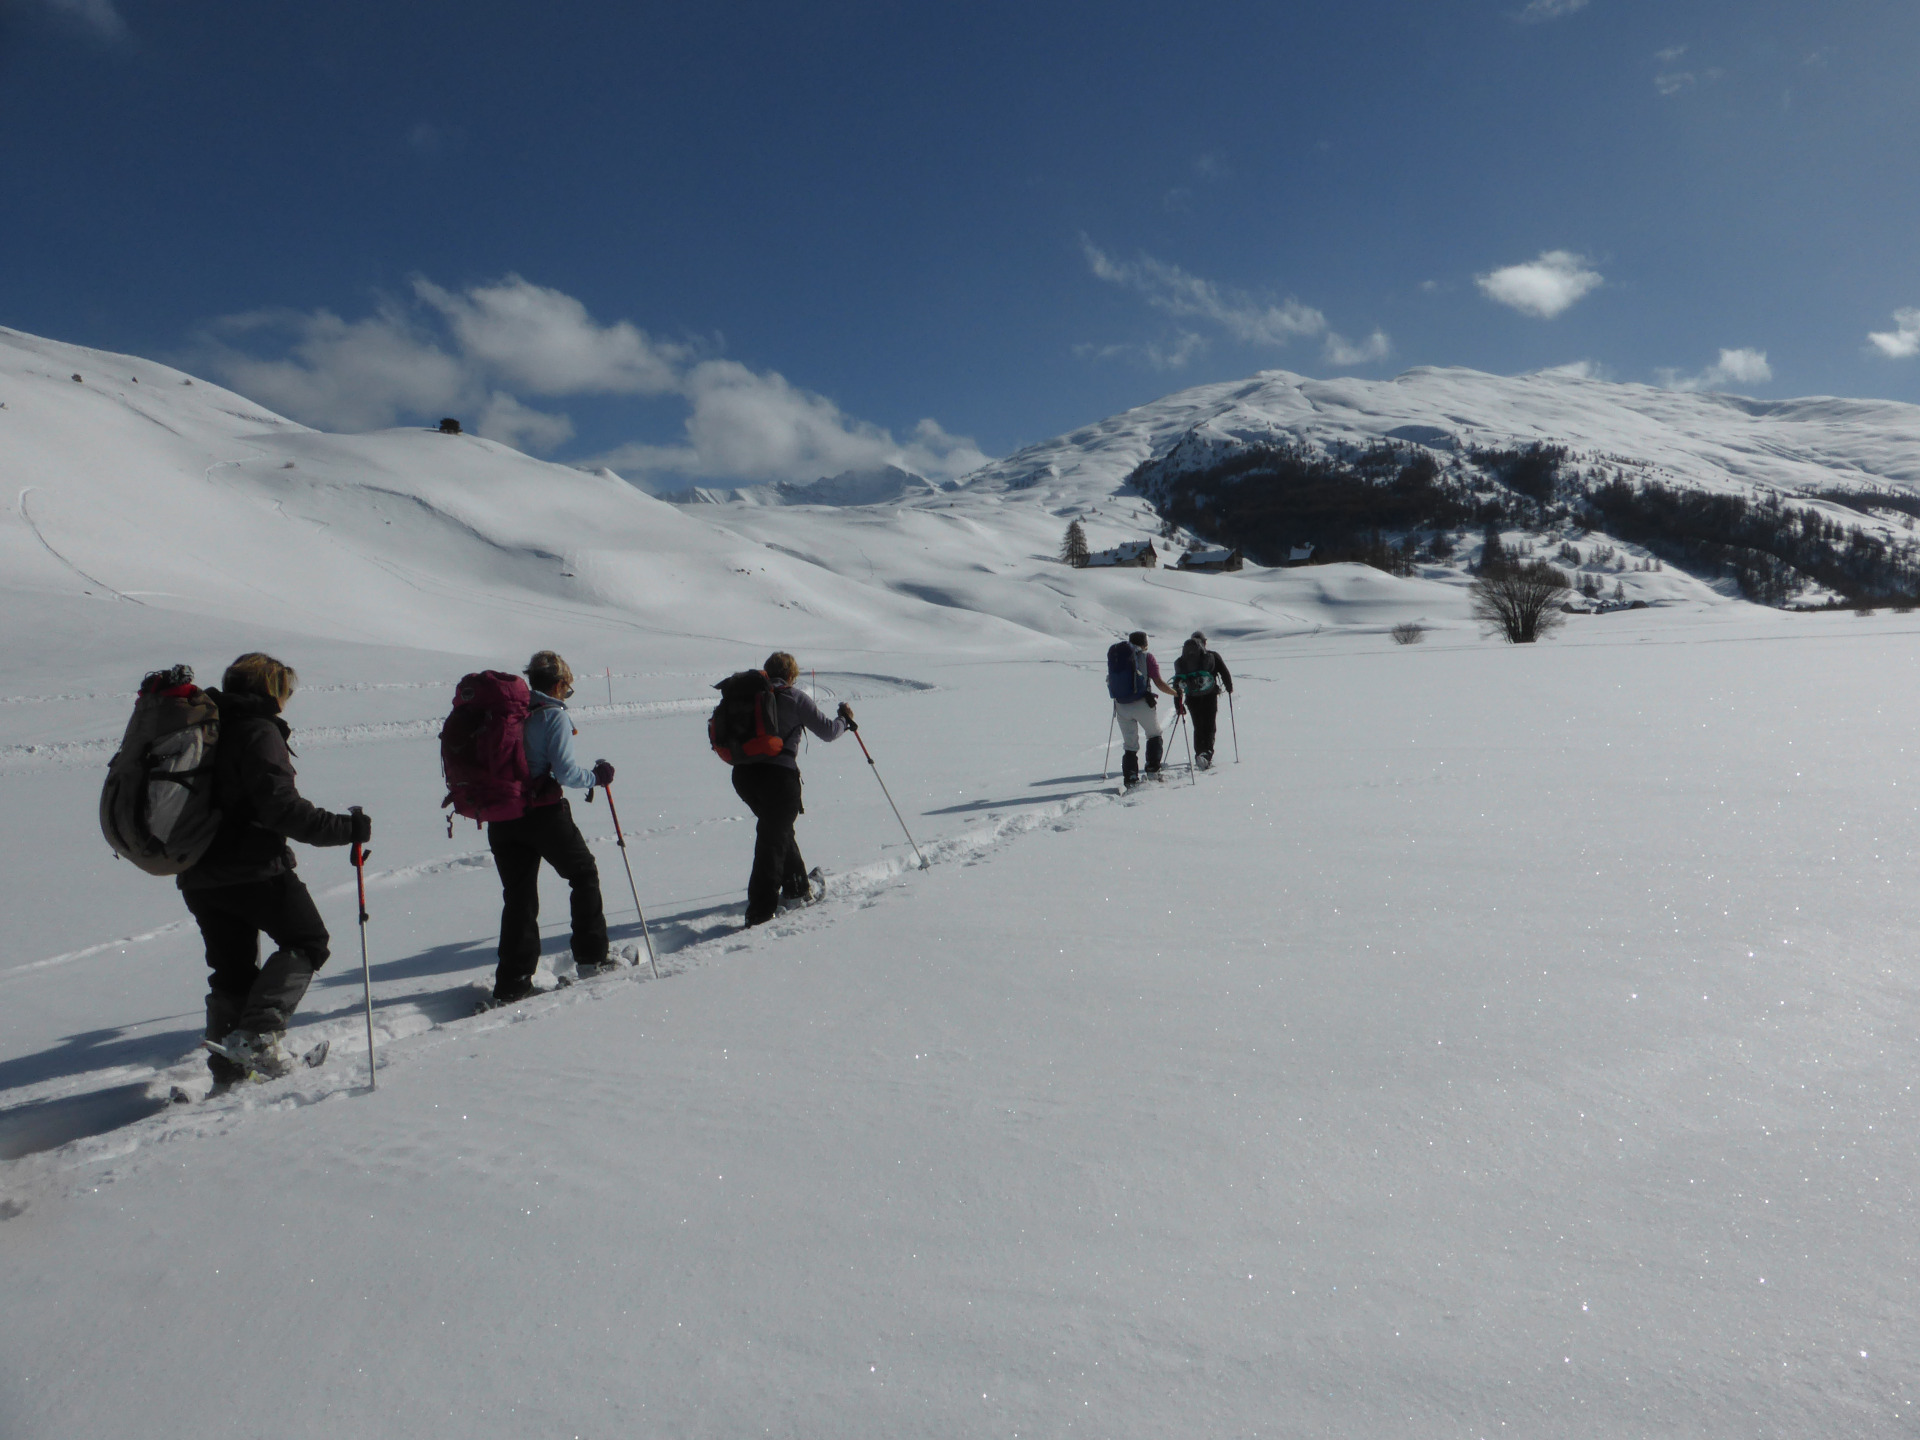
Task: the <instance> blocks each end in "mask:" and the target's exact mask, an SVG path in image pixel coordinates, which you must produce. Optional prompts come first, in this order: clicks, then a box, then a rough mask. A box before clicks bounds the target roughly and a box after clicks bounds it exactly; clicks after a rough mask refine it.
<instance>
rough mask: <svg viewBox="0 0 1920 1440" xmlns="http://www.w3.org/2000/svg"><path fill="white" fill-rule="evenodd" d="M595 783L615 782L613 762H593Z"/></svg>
mask: <svg viewBox="0 0 1920 1440" xmlns="http://www.w3.org/2000/svg"><path fill="white" fill-rule="evenodd" d="M593 783H594V784H596V785H600V786H606V785H611V784H613V762H612V761H609V760H596V761H594V762H593Z"/></svg>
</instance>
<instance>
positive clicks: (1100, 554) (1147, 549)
mask: <svg viewBox="0 0 1920 1440" xmlns="http://www.w3.org/2000/svg"><path fill="white" fill-rule="evenodd" d="M1159 563H1160V552H1159V551H1157V550H1155V549H1154V548H1153V541H1151V540H1123V541H1121V542H1120V544H1118V545H1116V546H1114V547H1113V548H1112V549H1111V550H1096V551H1094V552H1093V554H1091V555H1089V556H1088V557H1087V564H1088V565H1089V566H1093V565H1137V566H1139V567H1140V568H1141V569H1142V570H1151V569H1152V568H1153V567H1154V566H1156V565H1158V564H1159Z"/></svg>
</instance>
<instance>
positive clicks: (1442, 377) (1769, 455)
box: [965, 366, 1920, 503]
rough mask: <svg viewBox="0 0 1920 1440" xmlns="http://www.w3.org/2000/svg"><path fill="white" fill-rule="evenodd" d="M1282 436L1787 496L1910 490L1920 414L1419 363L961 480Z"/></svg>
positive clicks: (1066, 447) (1077, 482)
mask: <svg viewBox="0 0 1920 1440" xmlns="http://www.w3.org/2000/svg"><path fill="white" fill-rule="evenodd" d="M1286 439H1295V440H1300V441H1305V442H1308V443H1310V444H1316V445H1321V446H1327V445H1335V444H1345V445H1351V446H1365V445H1368V444H1371V443H1373V442H1375V441H1379V440H1397V441H1400V442H1403V443H1406V444H1414V445H1424V446H1428V447H1431V448H1434V449H1438V450H1443V451H1452V450H1458V449H1465V448H1467V447H1469V446H1487V447H1498V446H1504V445H1510V444H1516V443H1518V444H1528V443H1532V442H1534V441H1545V442H1549V443H1555V444H1564V445H1569V446H1572V447H1574V448H1575V449H1578V450H1581V451H1585V452H1590V453H1592V454H1594V455H1596V456H1601V455H1604V456H1617V457H1625V458H1628V459H1631V460H1632V461H1634V462H1636V463H1638V464H1644V465H1647V466H1650V467H1653V468H1654V470H1655V471H1656V472H1657V473H1662V474H1665V475H1669V476H1672V477H1675V478H1678V479H1682V480H1684V481H1686V482H1688V483H1691V484H1697V485H1702V486H1708V487H1721V488H1724V487H1734V486H1767V487H1772V488H1775V489H1779V490H1783V491H1788V492H1794V493H1802V492H1809V491H1814V490H1820V489H1825V488H1829V487H1831V486H1834V485H1836V484H1847V483H1857V484H1888V485H1898V486H1902V487H1905V488H1907V489H1909V490H1913V489H1920V406H1916V405H1907V404H1902V403H1900V402H1898V401H1892V400H1841V399H1833V398H1830V397H1815V398H1811V399H1804V400H1776V401H1761V400H1748V399H1743V398H1742V397H1740V396H1737V395H1714V394H1697V393H1693V392H1688V391H1676V390H1661V389H1657V388H1655V387H1653V386H1649V385H1634V384H1622V383H1619V382H1616V381H1611V380H1599V379H1594V378H1592V377H1589V376H1586V375H1583V374H1580V373H1577V372H1569V371H1544V372H1540V373H1537V374H1532V375H1514V376H1503V375H1488V374H1486V373H1484V372H1482V371H1478V370H1465V369H1452V368H1447V369H1442V368H1436V367H1433V366H1422V367H1420V368H1418V369H1414V370H1409V371H1407V372H1406V373H1404V374H1402V375H1399V376H1396V377H1395V378H1393V379H1391V380H1363V379H1358V378H1354V377H1342V378H1340V379H1336V380H1314V379H1311V378H1309V377H1307V376H1304V375H1295V374H1292V373H1291V372H1289V371H1285V370H1268V371H1263V372H1262V373H1260V374H1259V375H1256V376H1254V377H1253V378H1252V379H1250V380H1236V381H1228V382H1223V383H1220V384H1214V385H1202V386H1197V387H1196V388H1194V389H1191V390H1182V391H1180V392H1178V393H1177V394H1173V395H1169V396H1167V397H1166V398H1165V399H1162V400H1157V401H1155V402H1153V403H1152V404H1149V405H1141V406H1138V407H1136V408H1135V409H1132V410H1128V411H1125V412H1123V413H1121V414H1119V415H1115V416H1113V417H1112V418H1110V419H1107V420H1103V421H1101V422H1099V423H1098V424H1095V425H1088V426H1085V427H1083V428H1081V429H1078V430H1074V431H1071V432H1069V433H1068V434H1066V435H1062V436H1059V437H1057V438H1056V439H1052V440H1047V441H1043V442H1041V443H1040V444H1037V445H1029V446H1027V447H1026V448H1025V449H1023V450H1020V451H1018V452H1016V453H1015V454H1013V455H1010V456H1008V457H1007V458H1006V459H1004V460H1001V461H997V462H996V463H994V464H992V465H989V466H987V467H986V468H985V469H983V470H980V471H977V472H976V473H975V474H974V475H972V476H969V477H968V478H967V480H966V482H965V483H966V485H967V487H968V488H969V489H974V490H987V489H991V490H995V491H1002V492H1005V491H1022V490H1030V489H1037V490H1039V491H1040V492H1041V494H1042V495H1043V496H1048V497H1055V498H1054V499H1053V500H1052V503H1060V502H1062V501H1070V500H1084V499H1085V498H1086V496H1087V495H1088V494H1089V493H1093V494H1101V493H1110V492H1111V490H1112V487H1113V485H1114V483H1115V482H1117V481H1119V480H1122V479H1124V478H1125V477H1126V475H1127V474H1128V473H1130V472H1131V471H1132V470H1133V468H1134V467H1135V466H1137V465H1139V464H1141V463H1142V462H1143V461H1146V460H1149V459H1154V458H1157V457H1159V456H1163V455H1165V454H1167V453H1168V452H1169V451H1171V450H1172V449H1173V448H1174V447H1175V446H1176V445H1178V444H1180V443H1181V442H1182V441H1187V442H1188V443H1189V446H1190V448H1191V449H1192V450H1193V452H1194V456H1195V459H1196V460H1198V459H1200V458H1201V457H1202V455H1203V453H1204V452H1205V450H1206V448H1207V447H1208V446H1209V445H1211V446H1212V447H1216V448H1218V447H1227V446H1232V445H1241V444H1247V443H1259V442H1273V441H1284V440H1286Z"/></svg>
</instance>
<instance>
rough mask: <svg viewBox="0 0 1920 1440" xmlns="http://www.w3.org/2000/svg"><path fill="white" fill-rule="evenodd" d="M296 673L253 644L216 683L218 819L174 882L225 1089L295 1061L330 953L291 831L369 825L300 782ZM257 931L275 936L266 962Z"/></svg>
mask: <svg viewBox="0 0 1920 1440" xmlns="http://www.w3.org/2000/svg"><path fill="white" fill-rule="evenodd" d="M299 683H300V677H299V676H298V675H296V674H295V673H294V672H293V670H292V668H291V667H290V666H287V665H283V664H282V663H281V662H280V661H278V660H276V659H274V658H273V657H272V656H271V655H261V654H258V653H254V654H249V655H242V656H241V657H240V658H239V659H237V660H235V661H234V662H233V664H231V665H229V666H228V667H227V673H226V675H225V676H223V677H222V679H221V681H220V689H218V690H215V691H211V692H209V694H210V695H211V697H212V699H213V701H214V703H215V705H217V706H218V707H219V710H220V740H219V743H218V744H217V745H216V747H215V749H214V760H213V787H214V788H213V800H214V805H215V806H216V808H217V809H218V810H219V812H220V829H219V830H218V832H217V833H216V834H215V835H214V838H213V843H212V844H211V845H209V846H208V847H207V851H206V853H205V854H204V855H202V856H201V857H200V859H199V861H198V862H197V863H196V864H195V865H194V866H193V868H191V869H190V870H187V871H186V872H185V873H183V874H182V875H181V876H180V878H179V879H178V881H176V882H175V883H177V884H178V885H179V887H180V898H181V899H183V900H185V901H186V902H187V909H188V910H189V911H190V912H191V913H192V915H193V918H194V920H195V922H196V923H198V924H199V926H200V935H201V938H202V939H203V940H204V941H205V942H206V948H207V968H208V970H209V971H210V972H211V973H210V974H209V975H208V977H207V1031H206V1034H207V1039H209V1040H212V1041H214V1042H215V1043H217V1044H219V1045H220V1047H221V1049H223V1050H225V1051H226V1052H227V1054H226V1055H210V1056H209V1057H208V1058H207V1068H208V1069H209V1070H211V1071H212V1072H213V1080H214V1084H215V1086H216V1087H219V1088H221V1089H224V1088H226V1087H227V1086H229V1085H232V1084H234V1083H235V1082H236V1081H240V1080H244V1079H245V1078H246V1077H247V1075H248V1074H249V1073H252V1074H255V1075H260V1076H262V1077H265V1078H269V1079H271V1078H272V1077H274V1076H276V1075H284V1074H286V1073H287V1072H288V1071H289V1070H290V1069H292V1066H293V1062H292V1061H291V1060H289V1059H288V1058H287V1055H286V1052H285V1051H284V1050H282V1049H281V1047H280V1041H281V1038H282V1037H283V1036H284V1035H285V1033H286V1029H287V1024H288V1022H289V1021H290V1020H292V1018H293V1012H294V1010H295V1009H296V1008H297V1007H298V1006H299V1004H300V1000H301V998H302V997H303V996H304V995H305V994H306V993H307V986H308V985H309V984H310V983H311V982H312V980H313V976H314V972H315V971H317V970H318V969H319V968H320V967H321V966H322V965H324V964H326V963H327V955H328V951H329V942H328V936H327V927H326V924H325V922H323V921H322V920H321V919H320V912H319V910H318V909H317V908H315V906H314V903H313V896H311V895H309V894H308V893H307V887H306V886H305V885H303V884H301V883H300V877H299V876H298V875H295V874H294V873H293V870H294V859H293V852H292V851H291V850H289V849H288V848H287V841H289V840H298V841H300V842H301V843H302V844H303V845H347V844H350V843H352V842H353V841H355V840H358V841H360V842H362V843H363V844H364V843H365V842H366V840H367V839H368V837H369V836H371V835H372V834H373V822H372V821H370V820H369V819H368V818H367V817H366V816H365V815H364V814H362V815H335V814H331V813H330V812H328V811H325V810H322V809H320V808H319V807H318V806H317V805H314V804H313V803H311V802H310V801H307V800H304V799H302V798H301V796H300V792H299V790H298V789H297V788H296V787H295V785H294V771H293V759H292V751H291V750H289V749H288V746H287V740H288V737H289V736H290V734H291V733H292V732H291V731H290V730H289V729H288V728H287V722H286V721H285V720H282V719H281V718H280V712H281V710H283V709H284V708H285V707H286V703H287V701H288V700H289V699H290V698H291V697H292V695H293V691H294V687H295V686H297V685H298V684H299ZM262 933H264V934H265V935H266V936H267V937H268V938H269V939H271V940H272V941H273V943H274V951H273V953H272V954H271V955H269V956H268V957H267V959H266V963H265V964H262V963H261V962H260V936H261V935H262ZM229 1056H231V1057H232V1058H228V1057H229Z"/></svg>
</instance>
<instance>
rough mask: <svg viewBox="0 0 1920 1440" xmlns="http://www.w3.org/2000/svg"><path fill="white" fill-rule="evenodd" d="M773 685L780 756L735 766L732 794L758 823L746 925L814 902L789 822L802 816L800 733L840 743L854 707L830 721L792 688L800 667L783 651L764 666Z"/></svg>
mask: <svg viewBox="0 0 1920 1440" xmlns="http://www.w3.org/2000/svg"><path fill="white" fill-rule="evenodd" d="M764 668H765V670H766V672H767V679H768V681H769V682H770V683H771V684H772V686H773V695H774V705H775V707H776V714H777V716H778V723H777V726H776V728H777V729H778V731H779V734H780V739H781V742H782V743H781V746H780V753H779V754H777V755H768V756H764V757H759V758H755V759H751V760H747V761H745V762H744V763H742V764H739V765H735V766H734V767H733V789H734V793H735V794H737V795H738V796H739V797H740V798H741V799H742V800H744V801H746V803H747V808H748V809H749V810H751V811H752V812H753V814H754V818H755V819H756V820H757V821H758V822H759V823H758V825H757V826H756V828H755V831H754V838H753V873H752V875H751V876H750V877H749V878H748V880H747V924H749V925H764V924H765V923H766V922H767V921H769V920H771V919H773V917H774V915H775V914H777V913H778V911H779V909H780V902H781V901H782V900H788V901H800V902H802V903H804V902H805V901H807V900H810V899H812V898H813V885H812V882H811V880H810V879H809V878H808V875H807V862H806V861H805V860H803V859H801V858H800V842H799V841H798V840H796V839H795V838H794V835H793V823H794V821H795V820H797V819H798V818H799V817H800V816H801V815H803V814H804V813H805V812H806V806H805V805H804V804H803V803H802V802H801V796H800V753H799V751H800V732H801V731H802V730H811V731H812V732H813V733H814V734H815V735H818V736H819V737H820V738H821V739H822V740H827V741H833V740H838V739H839V738H840V737H841V736H842V735H844V734H846V733H847V723H848V722H849V721H850V720H852V719H853V707H852V706H851V705H848V704H847V703H846V702H845V701H842V702H841V704H840V708H839V710H838V711H837V712H836V713H835V715H834V717H833V718H832V719H831V720H829V719H828V718H827V717H826V716H825V715H823V714H821V713H820V707H819V706H817V705H815V704H814V703H813V697H812V696H811V695H809V694H807V693H806V691H804V690H796V689H794V688H793V682H794V681H795V680H796V679H798V678H799V675H800V662H799V661H798V660H795V659H794V658H793V656H791V655H789V654H787V653H786V652H785V651H775V652H774V653H773V654H771V655H769V656H768V657H767V663H766V666H765V667H764Z"/></svg>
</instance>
